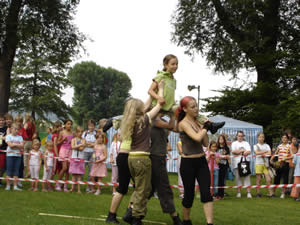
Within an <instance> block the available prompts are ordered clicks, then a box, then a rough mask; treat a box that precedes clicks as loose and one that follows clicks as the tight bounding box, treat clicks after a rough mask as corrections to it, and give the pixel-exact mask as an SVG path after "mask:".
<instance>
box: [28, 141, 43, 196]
mask: <svg viewBox="0 0 300 225" xmlns="http://www.w3.org/2000/svg"><path fill="white" fill-rule="evenodd" d="M40 147H41V143H40V141H39V140H37V139H34V140H33V142H32V150H31V151H30V152H29V155H28V159H27V170H28V175H30V177H31V179H37V180H38V179H39V173H40V168H41V162H42V160H41V151H40ZM38 184H39V183H38V181H34V182H32V183H31V189H30V190H32V191H37V190H38Z"/></svg>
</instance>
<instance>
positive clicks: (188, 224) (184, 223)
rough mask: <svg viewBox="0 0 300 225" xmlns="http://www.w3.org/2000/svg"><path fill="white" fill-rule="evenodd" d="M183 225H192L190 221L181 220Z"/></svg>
mask: <svg viewBox="0 0 300 225" xmlns="http://www.w3.org/2000/svg"><path fill="white" fill-rule="evenodd" d="M183 225H193V224H192V221H191V220H183Z"/></svg>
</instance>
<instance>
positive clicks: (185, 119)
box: [176, 96, 213, 225]
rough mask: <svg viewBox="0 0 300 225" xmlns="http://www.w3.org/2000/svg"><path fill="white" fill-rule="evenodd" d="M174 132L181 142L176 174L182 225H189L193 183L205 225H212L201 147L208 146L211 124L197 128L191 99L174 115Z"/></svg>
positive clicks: (206, 171) (205, 164)
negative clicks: (179, 184)
mask: <svg viewBox="0 0 300 225" xmlns="http://www.w3.org/2000/svg"><path fill="white" fill-rule="evenodd" d="M176 115H177V121H178V122H179V124H178V131H179V132H180V138H181V141H182V156H181V165H180V174H181V177H182V181H183V186H184V197H183V200H182V206H183V209H182V211H183V219H184V220H183V224H184V225H191V224H192V222H191V220H190V213H191V208H192V205H193V201H194V193H195V191H194V190H195V179H197V181H198V183H199V185H200V195H201V202H202V203H203V209H204V214H205V217H206V221H207V224H213V198H212V196H211V193H210V173H209V169H208V164H207V160H206V158H205V153H204V151H203V146H204V147H207V146H208V135H207V131H208V130H210V129H212V128H211V123H205V124H204V127H203V128H201V126H200V124H199V122H198V121H197V120H196V117H197V115H198V107H197V102H196V100H195V99H194V98H193V97H189V96H187V97H184V98H183V99H181V101H180V106H179V107H178V109H177V112H176Z"/></svg>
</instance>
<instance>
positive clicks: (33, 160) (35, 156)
mask: <svg viewBox="0 0 300 225" xmlns="http://www.w3.org/2000/svg"><path fill="white" fill-rule="evenodd" d="M40 158H41V152H40V151H37V152H35V151H30V160H29V166H39V165H40Z"/></svg>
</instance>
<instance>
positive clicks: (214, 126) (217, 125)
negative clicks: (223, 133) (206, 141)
mask: <svg viewBox="0 0 300 225" xmlns="http://www.w3.org/2000/svg"><path fill="white" fill-rule="evenodd" d="M224 125H225V122H221V123H211V130H210V132H211V133H212V134H215V133H217V131H218V130H219V129H220V128H222V127H223V126H224Z"/></svg>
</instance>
